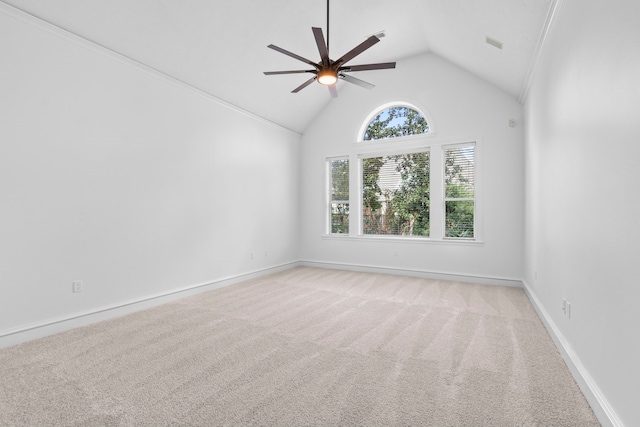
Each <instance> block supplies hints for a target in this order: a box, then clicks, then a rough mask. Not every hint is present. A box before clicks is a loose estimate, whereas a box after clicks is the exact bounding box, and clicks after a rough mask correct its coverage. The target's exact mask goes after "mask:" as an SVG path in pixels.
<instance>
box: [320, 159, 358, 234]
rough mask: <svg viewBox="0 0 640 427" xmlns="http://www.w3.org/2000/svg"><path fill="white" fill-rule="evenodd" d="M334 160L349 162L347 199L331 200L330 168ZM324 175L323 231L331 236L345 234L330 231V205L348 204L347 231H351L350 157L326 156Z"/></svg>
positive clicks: (331, 177)
mask: <svg viewBox="0 0 640 427" xmlns="http://www.w3.org/2000/svg"><path fill="white" fill-rule="evenodd" d="M336 160H347V161H348V162H349V199H347V200H333V192H332V189H333V183H332V179H333V173H332V169H331V163H332V162H334V161H336ZM325 169H326V171H325V176H326V183H325V186H326V191H325V195H326V200H325V218H326V224H325V233H326V234H327V235H331V236H346V235H348V234H346V233H333V232H332V213H333V210H332V207H333V206H332V205H333V203H343V204H344V203H346V204H347V205H348V206H349V221H348V222H349V233H351V230H352V227H353V224H352V212H353V211H352V205H351V202H350V201H351V194H352V193H351V159H350V158H349V156H338V157H328V158H327V159H326V165H325Z"/></svg>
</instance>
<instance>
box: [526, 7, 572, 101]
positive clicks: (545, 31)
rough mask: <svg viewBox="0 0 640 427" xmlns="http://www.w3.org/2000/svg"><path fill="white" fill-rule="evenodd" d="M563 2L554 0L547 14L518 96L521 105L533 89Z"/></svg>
mask: <svg viewBox="0 0 640 427" xmlns="http://www.w3.org/2000/svg"><path fill="white" fill-rule="evenodd" d="M562 1H563V0H552V2H551V6H550V7H549V12H548V13H547V18H546V20H545V22H544V26H543V28H542V31H541V32H540V38H539V39H538V44H537V45H536V50H535V52H534V54H533V58H532V59H531V63H530V64H529V69H528V70H527V75H526V76H525V78H524V83H523V84H522V89H520V95H519V96H518V102H519V103H520V104H524V103H525V101H526V100H527V96H528V95H529V89H531V84H532V83H533V79H534V77H535V75H536V72H537V71H538V63H539V61H540V56H541V55H542V51H543V49H544V47H545V42H546V41H547V36H548V35H549V32H550V31H551V25H552V24H553V23H554V22H555V18H556V16H557V15H558V11H559V10H560V7H561V6H562Z"/></svg>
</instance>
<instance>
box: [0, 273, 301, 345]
mask: <svg viewBox="0 0 640 427" xmlns="http://www.w3.org/2000/svg"><path fill="white" fill-rule="evenodd" d="M297 265H299V264H298V262H291V263H286V264H281V265H277V266H274V267H269V268H265V269H261V270H255V271H251V272H248V273H243V274H239V275H235V276H232V277H225V278H222V279H218V280H214V281H212V282H208V283H203V284H198V285H193V286H189V287H187V288H182V289H178V290H174V291H170V292H165V293H162V294H157V295H150V296H148V297H145V298H141V299H138V300H134V301H127V302H124V303H121V304H117V305H112V306H107V307H101V308H98V309H95V310H91V311H86V312H81V313H74V314H71V315H68V316H64V317H59V318H55V319H48V320H46V321H43V322H38V323H34V324H30V325H25V326H21V327H18V328H14V329H9V330H4V331H0V348H4V347H9V346H13V345H16V344H20V343H23V342H27V341H31V340H34V339H37V338H42V337H46V336H49V335H54V334H58V333H60V332H64V331H68V330H71V329H74V328H79V327H82V326H86V325H90V324H92V323H96V322H100V321H102V320H107V319H113V318H115V317H119V316H123V315H125V314H129V313H133V312H135V311H139V310H143V309H146V308H150V307H155V306H157V305H160V304H165V303H168V302H171V301H175V300H178V299H181V298H185V297H188V296H191V295H196V294H199V293H202V292H207V291H211V290H214V289H219V288H223V287H225V286H229V285H233V284H234V283H238V282H242V281H245V280H249V279H254V278H256V277H261V276H264V275H267V274H271V273H277V272H279V271H284V270H288V269H290V268H293V267H296V266H297Z"/></svg>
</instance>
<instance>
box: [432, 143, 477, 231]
mask: <svg viewBox="0 0 640 427" xmlns="http://www.w3.org/2000/svg"><path fill="white" fill-rule="evenodd" d="M465 147H474V151H473V197H457V198H454V197H447V196H446V185H447V184H446V180H445V179H444V172H445V162H446V155H445V152H446V150H449V149H456V148H465ZM441 158H442V159H441V160H442V206H441V210H442V219H443V220H442V238H443V239H445V240H453V241H465V240H466V241H475V240H477V231H478V215H477V213H478V212H477V210H478V203H477V198H478V193H477V181H478V180H477V175H478V171H477V169H478V168H477V158H478V144H477V143H476V142H475V141H473V142H466V143H457V144H447V145H443V146H442V155H441ZM448 201H449V202H451V201H473V237H450V236H446V215H447V213H446V210H447V202H448Z"/></svg>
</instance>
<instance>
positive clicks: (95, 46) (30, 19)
mask: <svg viewBox="0 0 640 427" xmlns="http://www.w3.org/2000/svg"><path fill="white" fill-rule="evenodd" d="M0 12H2V13H4V14H6V15H8V16H11V17H13V18H17V19H19V20H20V21H22V22H25V23H27V24H29V25H33V26H35V27H37V28H39V29H42V30H44V31H46V32H48V33H49V34H52V35H54V36H56V37H61V38H64V39H65V40H68V41H70V42H72V43H74V44H77V45H79V46H82V47H84V48H87V49H90V50H92V51H94V52H96V53H99V54H101V55H104V56H107V57H109V58H111V59H114V60H116V61H118V62H120V63H122V64H125V65H127V66H129V67H131V68H133V69H136V70H138V71H142V72H144V73H146V74H148V75H150V76H153V77H155V78H158V79H160V80H163V81H165V82H167V83H169V84H171V85H173V86H176V87H179V88H181V89H184V90H186V91H188V92H191V93H193V94H195V95H198V96H200V97H202V98H204V99H206V100H208V101H211V102H214V103H216V104H218V105H221V106H223V107H225V108H228V109H230V110H233V111H235V112H237V113H240V114H242V115H244V116H247V117H250V118H251V119H253V120H256V121H258V122H261V123H263V124H266V125H268V126H273V127H277V128H279V129H281V130H285V131H287V132H289V133H291V134H293V135H295V136H302V134H301V133H299V132H296V131H295V130H292V129H289V128H288V127H286V126H284V125H282V124H280V123H276V122H274V121H272V120H269V119H267V118H264V117H262V116H259V115H257V114H255V113H252V112H251V111H249V110H246V109H244V108H242V107H239V106H237V105H234V104H232V103H230V102H228V101H225V100H224V99H221V98H219V97H217V96H215V95H213V94H211V93H209V92H207V91H204V90H202V89H200V88H197V87H195V86H193V85H191V84H189V83H187V82H184V81H182V80H180V79H177V78H175V77H173V76H170V75H168V74H166V73H163V72H162V71H160V70H158V69H156V68H153V67H150V66H149V65H146V64H143V63H142V62H139V61H136V60H135V59H133V58H130V57H128V56H126V55H123V54H121V53H119V52H116V51H114V50H112V49H109V48H108V47H106V46H102V45H100V44H99V43H96V42H94V41H91V40H88V39H86V38H84V37H82V36H80V35H78V34H74V33H73V32H71V31H69V30H66V29H64V28H61V27H59V26H57V25H55V24H53V23H51V22H48V21H46V20H44V19H42V18H39V17H37V16H34V15H31V14H30V13H28V12H25V11H23V10H20V9H18V8H16V7H14V6H11V5H9V4H7V3H5V2H3V1H1V0H0Z"/></svg>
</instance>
